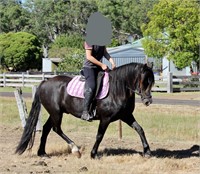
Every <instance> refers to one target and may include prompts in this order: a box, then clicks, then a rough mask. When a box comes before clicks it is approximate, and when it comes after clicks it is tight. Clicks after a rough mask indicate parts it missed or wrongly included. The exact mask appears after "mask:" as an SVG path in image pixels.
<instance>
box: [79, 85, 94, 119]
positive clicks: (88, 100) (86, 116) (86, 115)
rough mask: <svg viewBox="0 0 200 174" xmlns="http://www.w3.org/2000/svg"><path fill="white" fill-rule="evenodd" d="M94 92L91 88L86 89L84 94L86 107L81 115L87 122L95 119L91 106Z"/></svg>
mask: <svg viewBox="0 0 200 174" xmlns="http://www.w3.org/2000/svg"><path fill="white" fill-rule="evenodd" d="M93 94H94V92H93V90H92V89H91V88H89V87H86V89H85V92H84V97H85V99H84V105H83V113H82V115H81V119H83V120H86V121H91V120H92V119H93V115H92V114H91V113H90V105H91V103H92V100H93Z"/></svg>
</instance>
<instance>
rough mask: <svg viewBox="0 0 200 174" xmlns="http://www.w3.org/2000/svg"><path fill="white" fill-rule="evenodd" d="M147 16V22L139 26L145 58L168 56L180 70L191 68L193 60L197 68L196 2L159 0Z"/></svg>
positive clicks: (198, 29) (198, 26) (199, 31)
mask: <svg viewBox="0 0 200 174" xmlns="http://www.w3.org/2000/svg"><path fill="white" fill-rule="evenodd" d="M148 17H149V18H150V22H149V23H148V24H145V25H143V26H142V31H143V34H144V36H145V39H144V42H143V46H144V49H145V52H146V54H147V55H148V56H150V57H157V58H162V57H163V56H167V57H168V59H170V60H172V61H173V62H174V63H175V65H176V66H177V67H178V68H180V69H182V68H184V67H186V66H190V65H191V63H192V61H194V62H196V64H197V66H199V44H200V37H199V36H200V23H199V21H200V18H199V3H198V1H191V0H174V1H171V0H160V2H159V3H158V4H156V5H155V6H154V8H153V10H152V11H151V12H149V13H148ZM198 68H199V67H198Z"/></svg>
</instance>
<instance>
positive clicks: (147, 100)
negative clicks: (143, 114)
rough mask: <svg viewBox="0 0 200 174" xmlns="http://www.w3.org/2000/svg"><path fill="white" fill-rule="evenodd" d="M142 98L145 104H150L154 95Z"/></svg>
mask: <svg viewBox="0 0 200 174" xmlns="http://www.w3.org/2000/svg"><path fill="white" fill-rule="evenodd" d="M141 99H142V103H143V104H144V105H145V106H149V105H150V104H151V103H152V96H144V97H142V98H141Z"/></svg>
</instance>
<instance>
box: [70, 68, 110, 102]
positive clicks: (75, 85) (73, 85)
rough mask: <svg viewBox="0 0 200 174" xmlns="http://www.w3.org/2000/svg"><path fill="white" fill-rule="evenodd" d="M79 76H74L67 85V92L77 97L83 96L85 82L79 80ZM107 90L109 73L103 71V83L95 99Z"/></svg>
mask: <svg viewBox="0 0 200 174" xmlns="http://www.w3.org/2000/svg"><path fill="white" fill-rule="evenodd" d="M80 78H81V76H75V77H74V78H73V79H72V80H71V81H70V82H69V84H68V85H67V93H68V94H69V95H71V96H74V97H78V98H84V87H85V82H84V81H80ZM108 90H109V74H108V73H107V72H105V74H104V77H103V85H102V88H101V89H100V91H99V93H98V95H97V97H96V98H97V99H103V98H105V97H106V95H107V94H108Z"/></svg>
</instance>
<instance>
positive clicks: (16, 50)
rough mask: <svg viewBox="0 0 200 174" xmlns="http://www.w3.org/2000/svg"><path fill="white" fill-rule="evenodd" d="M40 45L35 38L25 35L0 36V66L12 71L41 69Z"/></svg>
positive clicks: (18, 33)
mask: <svg viewBox="0 0 200 174" xmlns="http://www.w3.org/2000/svg"><path fill="white" fill-rule="evenodd" d="M41 53H42V52H41V44H40V42H39V40H38V39H37V37H36V36H34V35H32V34H29V33H26V32H17V33H11V32H10V33H7V34H0V58H1V62H2V66H3V67H4V68H6V69H10V70H13V71H25V70H29V69H41V64H42V54H41Z"/></svg>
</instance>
